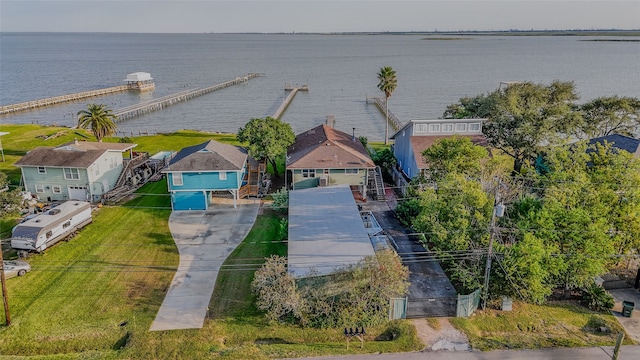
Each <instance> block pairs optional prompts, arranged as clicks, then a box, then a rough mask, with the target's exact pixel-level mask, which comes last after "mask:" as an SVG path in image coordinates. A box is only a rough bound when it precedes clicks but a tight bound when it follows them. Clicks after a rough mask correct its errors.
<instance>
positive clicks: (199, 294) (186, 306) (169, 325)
mask: <svg viewBox="0 0 640 360" xmlns="http://www.w3.org/2000/svg"><path fill="white" fill-rule="evenodd" d="M259 207H260V202H259V201H246V200H244V201H242V200H240V201H238V204H237V206H236V207H234V206H233V202H232V201H225V200H224V199H223V200H221V201H216V202H215V203H213V204H211V206H210V208H209V210H207V211H174V212H172V213H171V216H170V217H169V229H170V230H171V235H172V236H173V239H174V241H175V242H176V246H177V247H178V252H179V253H180V264H179V266H178V270H177V271H176V274H175V275H174V277H173V281H172V282H171V286H170V287H169V291H168V292H167V295H166V296H165V299H164V301H163V302H162V305H161V306H160V310H159V311H158V314H157V315H156V319H155V320H154V321H153V323H152V324H151V329H150V330H152V331H158V330H177V329H197V328H201V327H202V325H203V324H204V319H205V317H206V315H207V308H208V307H209V301H210V299H211V294H213V288H214V286H215V284H216V279H217V278H218V272H219V270H220V266H221V265H222V263H223V262H224V260H225V259H226V258H227V256H229V254H230V253H231V252H232V251H233V250H234V249H235V248H236V246H238V244H240V242H242V240H244V238H245V236H247V234H248V233H249V231H250V230H251V227H252V226H253V223H254V222H255V220H256V216H257V215H258V209H259Z"/></svg>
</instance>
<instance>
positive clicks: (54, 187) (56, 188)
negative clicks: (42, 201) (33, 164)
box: [51, 185, 62, 194]
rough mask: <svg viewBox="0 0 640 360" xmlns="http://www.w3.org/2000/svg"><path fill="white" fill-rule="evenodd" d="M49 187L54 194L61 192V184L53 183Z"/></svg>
mask: <svg viewBox="0 0 640 360" xmlns="http://www.w3.org/2000/svg"><path fill="white" fill-rule="evenodd" d="M51 188H52V189H53V193H54V194H62V186H60V185H53V186H52V187H51Z"/></svg>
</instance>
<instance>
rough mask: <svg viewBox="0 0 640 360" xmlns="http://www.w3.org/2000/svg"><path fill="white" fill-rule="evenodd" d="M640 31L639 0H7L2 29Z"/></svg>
mask: <svg viewBox="0 0 640 360" xmlns="http://www.w3.org/2000/svg"><path fill="white" fill-rule="evenodd" d="M609 28H616V29H640V1H638V0H634V1H604V0H603V1H578V0H573V1H536V0H509V1H507V0H503V1H480V0H467V1H458V0H448V1H431V0H421V1H382V0H377V1H376V0H369V1H353V0H334V1H322V0H315V1H312V0H296V1H272V0H253V1H248V0H234V1H218V0H200V1H190V0H172V1H169V0H126V1H118V0H82V1H59V0H41V1H30V0H0V30H1V31H5V32H10V31H46V32H49V31H56V32H58V31H59V32H155V33H157V32H167V33H174V32H175V33H201V32H348V31H358V32H359V31H362V32H367V31H372V32H378V31H434V30H438V31H458V30H509V29H518V30H530V29H536V30H555V29H609Z"/></svg>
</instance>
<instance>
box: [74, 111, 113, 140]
mask: <svg viewBox="0 0 640 360" xmlns="http://www.w3.org/2000/svg"><path fill="white" fill-rule="evenodd" d="M116 119H117V118H116V116H115V115H114V114H113V111H111V109H109V108H107V106H106V105H104V104H89V105H87V109H86V110H80V111H78V128H81V129H87V128H89V129H91V132H92V133H93V135H94V136H95V137H96V139H97V140H98V141H100V142H102V139H103V138H105V137H107V136H112V135H115V133H116V131H117V130H118V126H117V125H116V123H115V121H116Z"/></svg>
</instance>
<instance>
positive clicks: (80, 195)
mask: <svg viewBox="0 0 640 360" xmlns="http://www.w3.org/2000/svg"><path fill="white" fill-rule="evenodd" d="M67 188H68V189H69V200H83V201H87V187H86V186H68V187H67Z"/></svg>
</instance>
